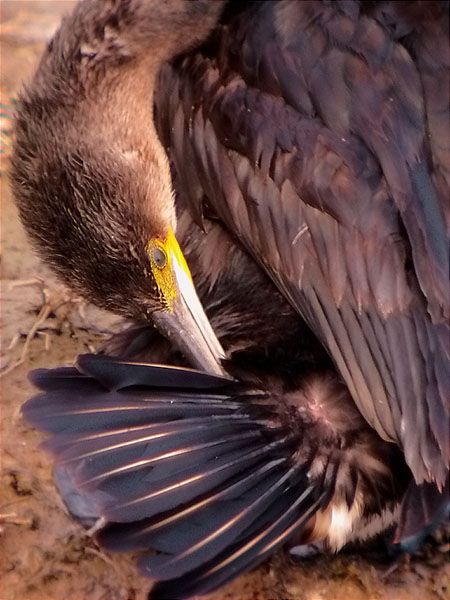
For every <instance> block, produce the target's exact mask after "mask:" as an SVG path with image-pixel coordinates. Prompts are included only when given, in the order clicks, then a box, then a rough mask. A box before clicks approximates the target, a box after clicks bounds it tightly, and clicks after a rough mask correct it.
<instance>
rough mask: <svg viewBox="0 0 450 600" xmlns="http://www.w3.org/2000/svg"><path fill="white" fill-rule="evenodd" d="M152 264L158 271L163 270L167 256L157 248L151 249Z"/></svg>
mask: <svg viewBox="0 0 450 600" xmlns="http://www.w3.org/2000/svg"><path fill="white" fill-rule="evenodd" d="M152 262H153V263H154V264H155V266H156V267H157V268H158V269H164V267H165V266H166V264H167V255H166V253H165V252H164V250H163V249H162V248H160V247H159V246H154V247H153V248H152Z"/></svg>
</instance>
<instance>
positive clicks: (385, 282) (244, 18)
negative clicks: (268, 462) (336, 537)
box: [157, 2, 450, 484]
mask: <svg viewBox="0 0 450 600" xmlns="http://www.w3.org/2000/svg"><path fill="white" fill-rule="evenodd" d="M388 5H389V3H388ZM402 5H403V6H404V9H405V10H408V3H402ZM370 10H375V9H374V8H373V7H372V8H371V4H370V3H368V4H367V7H366V8H364V7H363V8H361V6H360V4H359V3H356V2H355V3H351V2H350V3H345V4H344V3H337V2H335V3H330V4H322V3H320V2H280V3H274V2H264V3H251V5H250V6H249V7H248V8H246V9H245V10H244V11H243V12H241V13H239V14H237V15H234V16H232V17H231V19H230V21H229V22H228V23H226V24H224V25H223V27H222V28H221V29H220V30H219V31H218V33H217V39H216V40H215V41H213V42H211V44H210V45H209V46H208V47H207V48H205V50H204V52H203V53H202V52H198V53H197V54H196V55H194V56H190V57H188V58H186V59H184V60H183V61H179V62H178V63H176V64H175V66H174V67H167V68H166V69H165V70H164V71H163V73H162V76H161V82H160V90H159V95H158V96H157V113H158V118H159V121H160V123H159V127H160V131H161V134H162V137H163V138H164V141H165V143H166V145H167V146H168V147H170V151H171V157H172V159H173V161H174V164H175V168H176V172H177V181H178V185H179V186H180V189H183V191H184V192H185V193H186V192H187V191H188V192H189V194H190V201H191V206H192V211H193V214H195V215H197V218H198V220H199V221H201V215H202V210H203V208H204V206H205V204H206V205H207V206H208V208H209V210H210V211H211V209H212V210H213V211H215V212H216V214H217V215H218V217H219V218H220V219H221V220H222V221H223V222H224V223H225V224H226V226H227V227H228V228H229V230H231V231H232V232H233V233H234V234H235V235H236V237H237V238H238V239H239V240H240V241H241V242H242V243H243V245H244V246H245V247H246V248H247V250H248V251H249V252H250V253H251V254H252V255H253V257H254V258H255V259H256V260H257V261H258V262H259V263H260V264H261V265H262V266H263V268H264V269H265V270H266V271H267V272H268V273H269V274H270V276H271V277H272V279H273V280H274V282H275V283H276V284H277V286H278V288H279V289H280V290H281V291H282V293H283V294H284V295H285V297H286V298H287V299H288V300H289V301H290V302H291V304H292V305H293V306H294V307H295V308H296V309H297V311H298V312H299V313H300V314H301V315H302V316H303V317H304V318H305V319H306V320H307V322H308V323H309V324H310V326H311V327H312V329H313V331H314V332H315V333H316V335H317V336H318V337H319V338H320V339H321V340H322V341H323V343H324V344H325V346H326V348H327V350H328V352H329V353H330V355H331V356H332V358H333V360H334V362H335V363H336V365H337V367H338V369H339V371H340V373H341V375H342V377H343V378H344V380H345V382H346V384H347V385H348V387H349V389H350V392H351V394H352V396H353V398H354V400H355V402H356V404H357V406H358V408H359V409H360V411H361V413H362V414H363V415H364V417H365V418H366V419H367V421H368V422H369V423H370V424H371V425H372V426H373V427H374V428H375V429H376V430H377V431H378V433H379V434H380V435H381V436H382V437H383V438H384V439H387V440H393V441H396V442H397V443H398V444H399V445H400V446H401V447H402V448H403V450H404V453H405V456H406V460H407V462H408V464H409V466H410V467H411V469H412V471H413V473H414V475H415V478H416V481H417V482H422V481H424V480H427V481H428V480H435V481H437V482H438V483H439V484H443V483H444V481H445V479H446V473H447V471H448V461H449V443H448V432H449V421H448V417H449V401H448V390H449V377H450V368H449V354H450V352H449V326H448V302H449V293H448V208H447V205H446V200H447V199H446V197H445V193H443V190H444V192H445V191H446V186H445V185H444V186H442V185H441V184H442V181H443V180H445V178H446V177H447V178H448V166H447V164H446V161H445V160H444V159H443V157H445V159H447V153H446V146H445V143H446V140H447V138H446V137H445V136H444V135H443V134H442V130H441V127H442V128H443V129H445V131H446V132H447V131H448V129H447V127H446V119H447V115H448V112H447V111H446V110H445V109H446V107H448V97H446V98H445V101H443V100H442V95H440V93H439V94H438V96H436V94H437V91H436V89H437V87H438V84H437V80H438V79H439V78H441V77H443V78H444V80H445V78H446V77H447V78H448V71H447V70H446V69H445V65H444V67H443V66H442V64H441V62H442V60H444V61H445V60H447V57H448V53H447V54H446V53H445V52H443V51H442V48H443V47H445V48H447V45H448V41H447V33H446V32H447V19H446V12H445V10H444V11H440V10H438V11H428V12H427V15H428V16H427V17H426V18H422V19H419V20H418V21H419V24H420V27H414V24H409V29H408V30H407V31H406V33H405V30H404V29H403V32H398V31H396V30H395V18H394V25H392V24H391V23H390V22H389V19H391V20H392V16H390V15H389V14H384V13H383V12H382V11H379V14H376V13H374V14H370ZM399 10H400V9H399ZM362 11H366V12H362ZM427 18H428V19H430V21H432V23H431V24H430V28H431V29H430V28H429V29H427V28H426V24H427V21H426V19H427ZM405 21H407V19H405ZM430 31H432V35H431V34H430ZM424 32H425V33H424ZM402 33H403V37H402ZM425 34H426V35H425ZM408 36H409V37H408ZM427 36H428V37H427ZM431 37H432V38H433V39H434V40H435V44H436V47H433V48H431V49H430V43H431V42H430V39H431ZM214 44H216V46H214ZM436 48H438V49H437V50H436ZM427 52H428V54H427ZM440 61H441V62H440ZM443 87H444V88H445V89H448V87H446V86H445V85H444V84H443ZM439 89H440V88H439ZM436 133H438V134H439V135H438V138H437V140H435V139H434V136H435V134H436ZM444 138H445V139H444ZM430 139H431V142H430ZM237 293H239V292H238V291H237Z"/></svg>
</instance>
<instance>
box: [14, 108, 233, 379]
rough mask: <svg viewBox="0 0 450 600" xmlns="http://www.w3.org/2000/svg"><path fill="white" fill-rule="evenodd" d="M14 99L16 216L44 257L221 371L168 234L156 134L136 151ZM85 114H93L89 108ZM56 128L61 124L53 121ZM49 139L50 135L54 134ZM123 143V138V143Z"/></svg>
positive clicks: (163, 168)
mask: <svg viewBox="0 0 450 600" xmlns="http://www.w3.org/2000/svg"><path fill="white" fill-rule="evenodd" d="M34 110H41V107H36V106H35V104H34V103H33V102H31V103H30V102H29V101H27V100H26V98H23V99H22V101H21V104H20V109H19V115H18V118H17V126H16V138H17V140H16V147H15V152H14V156H13V163H12V182H13V187H14V192H15V197H16V200H17V204H18V206H19V210H20V214H21V218H22V222H23V223H24V225H25V227H26V229H27V231H28V233H29V234H30V236H31V239H32V241H33V242H34V244H35V246H36V247H37V250H38V251H39V253H40V254H41V256H42V257H43V258H44V260H45V261H46V262H47V263H49V264H50V265H51V267H52V268H53V269H54V270H55V271H56V272H57V273H58V275H59V276H60V278H62V279H63V280H64V281H65V282H66V283H67V285H69V286H70V287H71V288H72V289H74V290H75V291H76V292H78V293H79V294H80V295H82V296H83V297H85V298H87V299H89V300H91V301H92V302H94V303H95V304H97V305H98V306H101V307H103V308H106V309H109V310H112V311H114V312H116V313H120V314H122V315H124V316H126V317H130V318H132V319H136V320H141V321H142V320H143V319H148V320H151V321H152V322H153V323H154V324H155V325H156V326H157V327H158V328H159V329H160V330H161V332H162V333H163V334H164V335H166V336H167V337H169V338H170V339H171V340H172V341H173V342H174V344H175V345H176V346H178V347H179V348H180V350H181V351H182V352H183V353H184V354H185V355H187V357H188V358H189V359H190V360H191V362H192V363H193V365H194V366H196V367H199V368H202V369H206V370H209V371H213V372H222V368H221V366H220V358H221V356H222V349H221V346H220V344H219V342H218V341H217V339H216V336H215V334H214V332H213V330H212V328H211V326H210V325H209V322H208V320H207V318H206V316H205V314H204V311H203V308H202V306H201V304H200V302H199V300H198V297H197V294H196V292H195V289H194V285H193V282H192V279H191V276H190V272H189V268H188V266H187V264H186V261H185V260H184V257H183V254H182V251H181V249H180V247H179V245H178V242H177V239H176V237H175V229H176V218H175V209H174V199H173V196H172V190H171V184H170V174H169V166H168V161H167V158H166V156H165V154H164V152H163V150H162V148H161V147H160V144H159V142H157V140H153V141H152V138H151V137H150V138H149V140H150V141H149V142H148V144H149V146H150V147H147V146H145V145H144V146H143V145H142V144H140V146H139V150H134V149H133V148H132V147H131V148H130V147H127V146H126V145H125V146H121V144H119V142H117V138H116V141H115V144H113V142H112V139H108V138H109V134H108V131H107V130H106V132H105V128H104V127H102V130H101V133H99V132H98V131H96V128H95V126H93V127H92V129H91V131H89V130H88V129H87V128H86V129H84V128H82V127H81V129H80V122H79V121H77V122H76V123H74V124H73V125H69V124H67V122H66V123H65V124H64V134H61V132H59V131H58V132H53V133H52V129H53V128H54V127H55V124H56V127H58V120H59V119H58V116H57V115H56V116H55V115H54V114H53V115H52V118H51V120H49V119H47V118H44V119H43V118H42V114H41V115H39V118H37V115H30V114H28V113H29V111H34ZM91 116H92V118H93V119H94V120H95V111H94V112H93V114H92V115H91ZM61 127H62V124H61ZM55 140H56V141H55ZM128 141H129V140H128Z"/></svg>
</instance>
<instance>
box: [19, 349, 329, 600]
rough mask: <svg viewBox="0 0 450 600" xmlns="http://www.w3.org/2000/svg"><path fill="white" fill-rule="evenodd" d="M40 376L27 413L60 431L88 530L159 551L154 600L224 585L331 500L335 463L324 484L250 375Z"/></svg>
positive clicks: (137, 367) (96, 365)
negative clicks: (247, 380)
mask: <svg viewBox="0 0 450 600" xmlns="http://www.w3.org/2000/svg"><path fill="white" fill-rule="evenodd" d="M32 380H33V382H34V383H35V385H37V386H38V387H39V388H40V389H41V390H42V393H41V394H40V395H38V396H36V397H35V398H33V399H31V400H30V401H29V402H28V403H27V404H26V405H25V406H24V409H23V412H24V415H25V417H26V418H27V419H28V420H29V421H30V422H31V423H32V424H33V425H35V426H36V427H38V428H40V429H43V430H45V431H46V432H48V433H49V434H51V435H50V438H49V439H48V440H47V441H46V442H44V446H45V449H46V450H48V451H50V452H51V453H52V454H53V456H54V460H55V468H54V477H55V482H56V485H57V487H58V489H59V492H60V494H61V496H62V498H63V500H64V501H65V503H66V505H67V507H68V509H69V511H70V512H71V513H72V515H73V516H75V517H76V518H77V519H79V520H81V521H82V522H83V523H84V524H85V525H86V526H88V525H92V524H93V523H94V522H96V521H97V520H98V519H102V522H103V523H106V525H105V527H103V528H102V529H101V530H100V531H99V532H98V533H97V537H98V541H99V543H100V544H101V545H103V546H104V547H106V548H107V549H109V550H113V551H132V550H144V551H147V553H146V554H144V555H143V556H142V557H141V559H140V561H139V567H140V570H141V572H142V574H144V575H146V576H147V577H152V578H155V579H157V580H159V581H160V583H158V584H157V585H156V587H155V588H154V590H153V591H152V592H151V596H150V597H151V598H155V599H156V598H187V597H189V596H190V595H192V594H194V593H197V594H198V593H206V592H208V591H210V590H213V589H215V588H217V587H218V586H220V585H222V584H223V583H225V582H226V581H228V580H230V579H232V578H234V577H235V576H236V575H237V574H238V573H240V572H241V571H243V570H245V569H247V568H249V567H250V566H252V565H255V564H257V563H259V562H260V561H262V560H263V559H264V558H265V556H266V555H267V554H269V553H270V552H272V551H273V550H275V549H276V548H277V547H278V546H280V545H281V544H282V543H283V542H284V541H286V539H288V538H289V536H290V535H292V534H293V533H294V532H295V531H297V530H298V529H299V528H300V527H301V526H302V525H303V524H304V523H305V522H306V521H307V520H308V519H309V518H310V517H312V516H313V515H314V513H315V512H316V510H317V509H318V508H319V507H321V506H322V505H323V504H324V503H326V502H327V501H328V500H329V497H330V494H329V493H327V490H328V487H329V481H330V477H329V475H326V469H325V472H324V473H323V474H322V476H321V477H319V478H317V479H316V480H311V479H310V477H309V473H308V470H309V467H310V464H311V461H312V459H313V457H312V456H310V457H307V456H303V457H302V458H301V459H300V458H299V456H298V447H299V439H298V436H296V435H295V434H294V432H293V431H292V428H291V427H289V425H288V424H285V423H283V419H280V416H279V407H277V406H276V398H273V397H272V396H271V395H270V394H268V393H265V392H262V391H260V390H255V389H252V388H250V387H249V386H248V385H246V384H244V383H241V382H237V381H234V380H230V379H227V378H223V377H217V376H212V375H208V374H205V373H201V372H198V371H194V370H190V369H180V368H176V367H166V366H161V365H147V364H140V363H131V362H127V361H119V360H115V359H111V358H108V357H105V356H95V355H86V356H82V357H80V358H79V361H78V368H59V369H53V370H40V371H35V372H34V374H33V375H32ZM330 468H331V467H330ZM331 479H332V478H331ZM325 481H327V482H328V483H327V484H326V485H325ZM328 492H329V490H328ZM326 497H328V500H327V498H326ZM149 551H153V554H150V553H149Z"/></svg>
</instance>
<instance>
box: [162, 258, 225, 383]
mask: <svg viewBox="0 0 450 600" xmlns="http://www.w3.org/2000/svg"><path fill="white" fill-rule="evenodd" d="M172 268H173V273H174V276H175V280H176V285H177V288H178V289H177V292H178V293H177V294H176V297H175V299H174V301H173V306H172V310H171V311H158V312H156V313H154V314H153V320H154V323H155V325H156V327H157V328H158V329H159V331H160V332H161V333H162V334H163V335H164V336H165V337H166V338H168V339H169V340H170V341H172V342H173V343H174V344H175V345H176V346H177V348H179V350H181V352H182V353H183V354H184V355H185V357H186V358H187V359H188V360H189V361H190V362H191V363H192V366H194V367H196V368H197V369H201V370H203V371H206V372H208V373H212V374H215V375H226V372H225V370H224V369H223V367H222V363H221V361H222V359H223V358H224V357H225V353H224V351H223V348H222V346H221V344H220V342H219V340H218V339H217V337H216V334H215V333H214V330H213V328H212V327H211V324H210V323H209V321H208V317H207V316H206V314H205V311H204V309H203V306H202V304H201V302H200V300H199V298H198V296H197V292H196V291H195V287H194V283H193V281H192V278H191V275H190V272H189V269H188V267H187V265H186V262H185V260H184V257H183V255H182V254H181V250H180V251H179V252H174V253H173V254H172Z"/></svg>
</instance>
